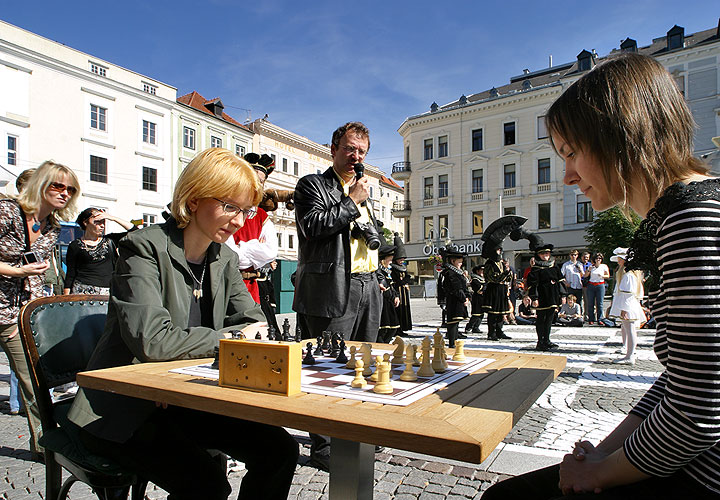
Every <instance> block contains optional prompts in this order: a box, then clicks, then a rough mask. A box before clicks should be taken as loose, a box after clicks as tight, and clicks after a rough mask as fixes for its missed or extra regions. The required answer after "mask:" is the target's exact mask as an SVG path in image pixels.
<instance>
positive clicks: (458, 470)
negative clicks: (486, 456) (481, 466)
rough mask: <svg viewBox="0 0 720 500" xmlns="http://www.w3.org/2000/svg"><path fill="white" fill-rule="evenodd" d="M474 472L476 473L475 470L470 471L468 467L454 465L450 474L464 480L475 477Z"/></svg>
mask: <svg viewBox="0 0 720 500" xmlns="http://www.w3.org/2000/svg"><path fill="white" fill-rule="evenodd" d="M475 471H476V469H471V468H470V467H463V466H461V465H456V466H454V467H453V469H452V472H451V474H452V475H453V476H456V477H458V478H460V477H464V478H468V479H472V477H473V476H474V475H475Z"/></svg>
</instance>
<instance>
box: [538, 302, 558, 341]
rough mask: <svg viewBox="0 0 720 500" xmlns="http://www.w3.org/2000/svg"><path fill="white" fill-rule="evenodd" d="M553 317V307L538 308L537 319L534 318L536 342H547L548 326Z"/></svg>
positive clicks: (548, 335) (548, 338) (548, 337)
mask: <svg viewBox="0 0 720 500" xmlns="http://www.w3.org/2000/svg"><path fill="white" fill-rule="evenodd" d="M554 317H555V309H554V308H553V309H538V311H537V320H535V332H536V333H537V338H538V343H540V344H542V343H545V344H547V343H548V342H550V326H551V325H552V322H553V318H554Z"/></svg>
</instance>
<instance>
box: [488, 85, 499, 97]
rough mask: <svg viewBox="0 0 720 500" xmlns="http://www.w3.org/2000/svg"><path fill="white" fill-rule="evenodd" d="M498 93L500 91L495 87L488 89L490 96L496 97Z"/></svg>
mask: <svg viewBox="0 0 720 500" xmlns="http://www.w3.org/2000/svg"><path fill="white" fill-rule="evenodd" d="M499 95H500V92H498V89H496V88H495V87H493V88H491V89H490V97H497V96H499Z"/></svg>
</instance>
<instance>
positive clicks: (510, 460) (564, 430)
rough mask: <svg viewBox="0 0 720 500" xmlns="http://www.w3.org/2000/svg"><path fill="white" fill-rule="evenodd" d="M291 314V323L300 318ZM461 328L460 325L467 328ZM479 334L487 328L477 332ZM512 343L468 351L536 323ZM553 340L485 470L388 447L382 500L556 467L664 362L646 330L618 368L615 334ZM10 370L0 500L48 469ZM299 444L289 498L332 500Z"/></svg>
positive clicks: (379, 470)
mask: <svg viewBox="0 0 720 500" xmlns="http://www.w3.org/2000/svg"><path fill="white" fill-rule="evenodd" d="M412 306H413V322H414V325H415V326H414V328H413V330H412V331H411V332H410V340H411V341H417V342H419V341H420V340H421V339H422V338H423V337H424V336H425V335H428V334H432V333H434V332H435V329H436V328H437V327H438V326H439V323H440V322H439V318H440V312H439V309H438V307H437V306H436V305H435V302H434V301H433V300H430V299H428V300H424V299H413V303H412ZM279 318H280V321H281V322H282V320H283V319H285V318H288V319H289V320H290V322H291V324H292V325H293V327H294V315H293V314H284V315H280V316H279ZM461 328H462V325H461ZM481 330H482V331H483V332H485V331H486V326H485V325H484V324H483V325H482V327H481ZM505 332H506V333H507V334H509V335H510V336H511V337H512V339H511V340H509V341H503V342H490V341H488V340H487V339H486V338H485V337H486V336H485V335H484V334H481V335H477V336H472V337H471V338H470V339H468V340H467V341H466V349H491V350H501V351H520V352H525V351H527V352H530V351H532V349H533V348H534V346H535V331H534V327H531V326H506V327H505ZM552 332H553V333H552V339H553V340H554V341H555V342H557V343H558V344H559V345H560V348H559V349H558V350H557V351H556V352H555V353H553V354H555V355H563V356H566V357H567V366H566V368H565V370H564V371H563V372H562V374H561V375H560V376H559V377H558V378H557V380H556V381H555V382H553V383H552V384H551V385H550V387H548V389H547V390H546V391H545V392H544V393H543V394H542V395H541V396H540V398H539V399H538V400H537V402H536V403H535V404H534V405H533V406H532V407H531V408H530V409H529V410H528V412H527V413H526V414H525V416H524V417H523V418H522V419H521V420H520V421H519V422H518V424H517V425H516V426H515V427H514V428H513V430H512V431H511V432H510V434H508V436H507V437H506V439H505V440H504V442H503V443H501V444H500V445H499V446H498V448H497V449H496V450H495V451H494V452H493V454H492V455H491V456H490V457H489V458H488V459H487V460H486V461H485V462H483V463H482V464H479V465H478V464H467V463H461V462H454V461H449V460H445V459H440V458H436V457H431V456H425V455H418V454H414V453H410V452H405V451H401V450H394V449H386V450H385V451H384V452H382V453H378V454H377V455H376V463H375V481H376V483H375V495H374V498H375V499H377V500H390V499H394V500H435V499H438V500H440V499H450V500H459V499H477V498H480V497H481V496H482V492H483V491H484V490H485V489H487V487H489V486H490V485H491V484H493V483H495V482H496V481H498V480H499V479H502V478H503V477H507V476H510V475H516V474H520V473H522V472H525V471H528V470H533V469H535V468H537V467H540V466H544V465H549V464H551V463H556V462H558V461H559V460H560V458H561V457H562V455H563V454H564V453H566V452H567V451H568V450H570V449H571V447H572V444H573V443H574V442H575V441H577V440H578V439H588V440H590V441H593V442H597V441H599V440H600V439H602V438H603V437H604V436H605V435H606V434H608V433H609V432H610V431H611V430H612V429H613V428H614V427H615V426H616V425H617V424H618V423H619V422H620V421H621V420H622V419H623V418H624V416H625V414H626V413H627V411H628V410H629V409H630V408H631V407H632V406H633V405H634V404H635V402H637V400H638V399H639V398H640V397H641V396H642V394H643V393H644V392H645V391H646V390H647V388H648V387H649V386H650V385H651V384H652V382H653V381H654V380H655V378H656V377H657V376H658V375H659V372H660V369H661V366H660V364H659V363H658V362H657V360H656V359H655V356H654V354H653V353H652V341H653V335H654V333H655V332H654V331H653V330H640V336H639V345H638V351H637V355H638V361H637V363H636V364H635V366H625V365H614V364H612V362H611V360H612V358H613V357H615V356H617V355H616V354H614V351H615V350H616V349H618V348H620V346H621V340H620V334H619V330H618V329H615V328H601V327H587V326H586V327H584V328H553V331H552ZM8 372H9V370H8V366H7V360H6V358H5V356H4V355H2V354H1V353H0V476H1V477H0V499H7V500H10V499H12V500H21V499H30V498H32V499H37V498H44V481H45V470H44V466H43V465H42V464H38V463H35V462H32V461H31V457H30V453H29V451H28V446H27V437H28V436H27V427H26V424H25V419H24V417H22V416H17V415H11V414H10V407H9V405H8V402H7V397H8V392H9V391H8V385H7V384H8V381H9V375H8ZM290 432H292V433H293V434H294V435H295V436H296V438H297V440H298V442H299V443H300V444H301V457H300V460H299V463H298V468H297V471H296V474H295V478H294V481H293V486H292V489H291V491H290V493H291V494H290V497H289V498H291V499H307V500H311V499H312V500H315V499H324V498H327V490H328V474H327V473H325V472H322V471H318V470H316V469H315V468H312V467H309V466H308V465H307V461H308V459H309V446H310V442H309V439H308V436H307V434H306V433H303V432H300V431H294V430H290ZM243 474H244V471H243V470H242V465H241V464H231V467H230V470H229V478H230V482H231V484H232V485H233V490H234V491H233V494H232V495H231V497H230V498H235V497H236V496H237V489H238V487H239V484H240V480H241V479H242V476H243ZM166 496H167V495H166V493H165V492H164V491H163V490H161V489H159V488H158V487H156V486H154V485H152V484H151V485H150V486H149V488H148V491H147V494H146V498H148V499H164V498H166ZM69 498H70V499H71V500H81V499H86V498H87V499H90V498H95V497H94V495H93V494H92V492H91V491H90V489H89V488H88V487H86V486H85V485H82V484H79V483H76V484H75V485H74V486H73V487H72V489H71V492H70V497H69Z"/></svg>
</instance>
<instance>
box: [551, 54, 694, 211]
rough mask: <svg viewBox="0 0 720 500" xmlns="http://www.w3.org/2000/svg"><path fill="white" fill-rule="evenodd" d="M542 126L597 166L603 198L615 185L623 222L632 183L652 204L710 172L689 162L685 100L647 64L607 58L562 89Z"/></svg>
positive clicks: (647, 60)
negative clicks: (602, 182)
mask: <svg viewBox="0 0 720 500" xmlns="http://www.w3.org/2000/svg"><path fill="white" fill-rule="evenodd" d="M545 123H546V125H547V130H548V132H549V133H550V135H551V136H552V134H557V135H559V136H561V137H562V138H563V139H564V140H565V141H566V142H567V144H568V146H569V147H570V148H571V149H574V150H578V151H581V152H583V153H584V154H586V155H589V156H591V157H592V158H594V159H595V160H597V162H598V163H599V164H600V168H601V169H602V171H603V178H604V179H605V182H606V184H607V186H606V187H607V188H608V191H609V192H611V193H612V192H613V190H612V189H611V187H612V186H611V185H610V182H611V180H614V181H615V182H617V187H618V188H619V191H620V193H619V194H620V199H619V200H616V201H617V202H618V203H620V204H621V207H622V210H623V212H624V213H625V214H626V215H628V214H629V211H630V209H629V205H628V193H629V192H631V191H632V189H631V187H632V183H633V182H637V181H640V184H641V185H639V186H638V185H636V186H635V188H638V187H639V188H640V189H641V192H644V193H647V195H648V196H649V197H650V199H655V198H657V197H658V196H659V195H660V194H661V193H662V192H663V191H664V190H665V189H666V188H667V187H669V186H670V185H672V184H673V183H674V182H677V181H679V180H681V179H683V178H685V177H688V176H689V175H691V174H693V173H697V174H704V173H706V172H707V170H708V168H707V166H706V165H705V164H704V163H703V162H701V161H700V160H698V159H697V158H695V157H693V133H694V131H695V122H694V120H693V117H692V114H691V113H690V110H689V109H688V107H687V104H686V103H685V99H684V97H683V95H682V94H681V93H680V91H679V90H678V88H677V85H675V82H674V81H673V79H672V77H671V75H670V74H669V73H668V72H667V70H666V69H665V68H664V67H663V66H662V65H661V64H660V63H659V62H657V61H656V60H655V59H653V58H652V57H648V56H643V55H640V54H634V53H623V54H621V55H618V56H614V57H611V58H609V59H608V60H607V61H605V62H604V63H602V64H600V65H598V66H597V67H595V69H593V70H592V71H590V72H588V73H587V74H585V75H584V76H583V77H582V78H580V79H579V80H577V81H576V82H575V83H573V84H572V85H571V86H570V87H568V89H567V90H566V91H565V92H564V93H563V94H562V95H561V96H560V97H559V98H558V99H557V100H556V101H555V102H554V103H553V105H552V106H550V109H549V110H548V112H547V114H546V115H545ZM551 143H552V140H551ZM552 146H553V148H555V150H556V152H557V147H556V145H555V144H554V143H553V144H552Z"/></svg>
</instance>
